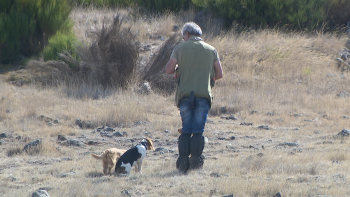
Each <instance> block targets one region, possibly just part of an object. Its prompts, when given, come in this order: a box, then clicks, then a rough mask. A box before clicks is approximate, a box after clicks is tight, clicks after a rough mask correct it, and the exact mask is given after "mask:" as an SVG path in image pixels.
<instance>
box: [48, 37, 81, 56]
mask: <svg viewBox="0 0 350 197" xmlns="http://www.w3.org/2000/svg"><path fill="white" fill-rule="evenodd" d="M76 42H77V38H76V36H75V34H74V33H72V32H62V31H58V32H56V34H55V35H54V36H52V37H51V38H50V39H49V41H48V43H49V44H48V45H47V46H45V48H44V51H43V56H44V60H45V61H48V60H58V59H59V53H62V52H63V51H67V52H69V53H70V54H72V55H73V57H76V55H75V53H74V44H75V43H76Z"/></svg>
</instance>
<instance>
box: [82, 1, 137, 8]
mask: <svg viewBox="0 0 350 197" xmlns="http://www.w3.org/2000/svg"><path fill="white" fill-rule="evenodd" d="M133 3H134V0H75V4H77V5H79V6H83V7H86V6H95V7H112V8H113V7H128V6H132V5H133Z"/></svg>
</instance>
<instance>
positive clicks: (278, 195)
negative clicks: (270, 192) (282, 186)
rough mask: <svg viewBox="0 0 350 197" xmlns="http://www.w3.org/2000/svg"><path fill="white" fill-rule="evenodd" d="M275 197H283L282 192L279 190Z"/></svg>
mask: <svg viewBox="0 0 350 197" xmlns="http://www.w3.org/2000/svg"><path fill="white" fill-rule="evenodd" d="M273 197H282V196H281V194H280V193H279V192H277V194H276V195H274V196H273Z"/></svg>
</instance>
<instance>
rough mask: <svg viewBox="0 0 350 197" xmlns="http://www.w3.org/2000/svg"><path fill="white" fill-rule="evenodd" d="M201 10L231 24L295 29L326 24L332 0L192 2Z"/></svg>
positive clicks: (225, 0) (221, 0) (201, 0)
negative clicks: (329, 4) (207, 11)
mask: <svg viewBox="0 0 350 197" xmlns="http://www.w3.org/2000/svg"><path fill="white" fill-rule="evenodd" d="M192 2H193V4H194V5H195V6H197V7H200V8H208V9H210V10H211V11H213V12H214V13H215V14H216V15H217V16H219V17H223V18H225V19H226V21H227V24H229V25H230V24H232V22H236V23H238V24H240V25H243V26H249V27H250V26H255V27H267V26H276V25H279V26H283V25H291V26H293V27H294V28H295V29H301V30H304V29H305V28H309V29H311V28H316V27H318V26H321V25H322V22H324V19H325V15H326V12H325V11H326V7H327V5H328V4H327V3H328V2H329V0H304V1H300V0H283V1H281V0H192Z"/></svg>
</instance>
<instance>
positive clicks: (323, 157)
mask: <svg viewBox="0 0 350 197" xmlns="http://www.w3.org/2000/svg"><path fill="white" fill-rule="evenodd" d="M116 14H122V15H125V16H127V15H128V11H126V10H98V9H87V10H81V9H76V10H74V11H73V13H72V14H71V17H72V19H73V21H74V22H75V26H74V30H75V32H76V35H77V36H78V38H79V39H80V40H84V41H85V42H91V39H93V38H91V37H89V34H88V32H89V31H92V30H96V29H99V28H101V25H102V23H103V21H104V18H105V21H107V22H111V21H112V18H113V16H115V15H116ZM194 16H195V14H194V13H191V12H187V13H179V14H178V15H173V14H167V15H163V16H160V17H153V18H146V17H145V18H139V19H138V20H127V21H126V25H129V26H130V27H131V30H132V31H133V32H134V33H135V34H136V35H137V40H138V41H139V43H140V49H139V51H140V54H139V58H140V59H139V65H138V66H139V67H142V66H146V65H147V62H148V61H149V60H150V58H151V56H152V54H154V53H155V52H157V50H158V49H159V48H160V47H161V46H162V43H164V41H166V40H167V39H168V38H169V37H170V36H171V35H172V34H173V33H179V32H177V31H175V32H174V26H175V25H176V26H179V27H181V26H182V24H183V23H184V22H187V21H191V20H193V19H194ZM219 33H220V32H219ZM205 39H206V41H207V42H208V43H209V44H211V45H213V46H214V47H215V48H216V49H217V50H218V52H219V54H220V59H221V61H222V66H223V70H224V78H223V79H221V80H218V81H217V82H216V84H215V87H214V103H213V106H212V108H211V111H210V114H209V117H208V122H207V125H206V130H205V132H204V135H205V136H206V137H207V138H208V141H209V142H208V143H207V144H206V146H205V149H204V153H203V154H204V155H205V164H204V168H203V169H202V170H199V171H192V172H190V173H189V174H187V175H183V174H181V173H179V172H178V171H177V170H176V168H175V162H176V158H177V155H178V150H177V138H178V136H179V133H178V132H177V130H178V128H180V127H181V120H180V115H179V111H178V110H177V108H176V107H175V106H174V96H173V95H162V94H158V93H157V92H153V93H150V94H140V93H139V92H138V89H139V82H141V81H137V82H135V84H131V85H130V87H129V88H128V89H126V90H119V91H116V90H114V91H112V90H111V91H110V92H108V93H106V92H104V94H105V95H106V96H105V97H100V98H93V96H89V95H93V94H96V93H100V92H102V91H103V90H101V89H99V87H94V86H88V85H84V86H81V85H79V86H78V85H77V86H63V85H59V86H56V87H50V86H49V87H48V86H44V85H45V84H41V85H40V84H37V83H35V82H36V81H35V79H36V78H35V76H37V74H38V73H33V72H32V70H30V69H21V70H18V71H11V72H7V73H3V74H1V76H0V129H1V130H0V154H1V155H2V157H1V158H2V159H1V161H0V185H1V187H0V193H1V194H3V196H31V195H32V193H33V192H35V191H37V190H39V189H44V190H46V191H47V193H48V194H49V195H50V196H229V195H233V196H275V195H276V194H277V193H280V194H281V195H282V196H349V195H350V189H349V177H348V175H349V174H350V171H349V169H350V168H349V164H350V157H349V154H348V152H349V150H350V147H349V143H350V142H349V138H348V135H349V130H346V129H350V104H349V102H348V101H349V96H350V87H349V84H350V76H349V74H348V72H346V70H345V71H342V70H341V69H339V68H338V66H337V61H336V58H340V54H339V53H340V52H341V51H342V50H343V49H344V48H345V44H346V42H347V40H348V37H347V36H346V35H343V34H341V33H339V32H335V33H322V32H283V31H281V30H279V29H270V30H259V31H252V30H247V31H243V32H239V33H238V32H235V31H234V30H232V31H228V32H221V33H220V34H219V36H216V37H211V36H207V37H205ZM164 66H165V65H164ZM41 74H42V75H45V73H41ZM151 87H152V84H151ZM79 95H84V96H79ZM106 126H108V128H110V129H108V128H107V127H106ZM344 129H345V130H344ZM62 137H63V138H62ZM144 137H150V138H151V139H153V141H154V146H155V149H156V150H155V151H149V152H148V153H147V156H146V158H145V160H144V163H143V169H142V172H143V174H142V175H141V174H139V173H136V172H134V170H133V171H132V173H131V175H130V176H128V177H117V176H114V175H112V176H105V175H103V173H102V164H101V161H98V160H95V159H94V158H92V157H91V154H92V153H96V154H100V153H102V152H103V151H104V150H105V149H107V148H111V147H116V148H125V149H128V148H129V147H131V146H132V145H133V144H134V145H135V144H136V143H138V142H139V141H140V140H141V139H142V138H144ZM36 140H39V141H40V142H39V144H41V145H39V146H36V145H35V143H34V144H33V142H35V141H36ZM28 144H31V145H32V146H33V148H32V149H27V148H25V145H28ZM26 150H27V151H26Z"/></svg>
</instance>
